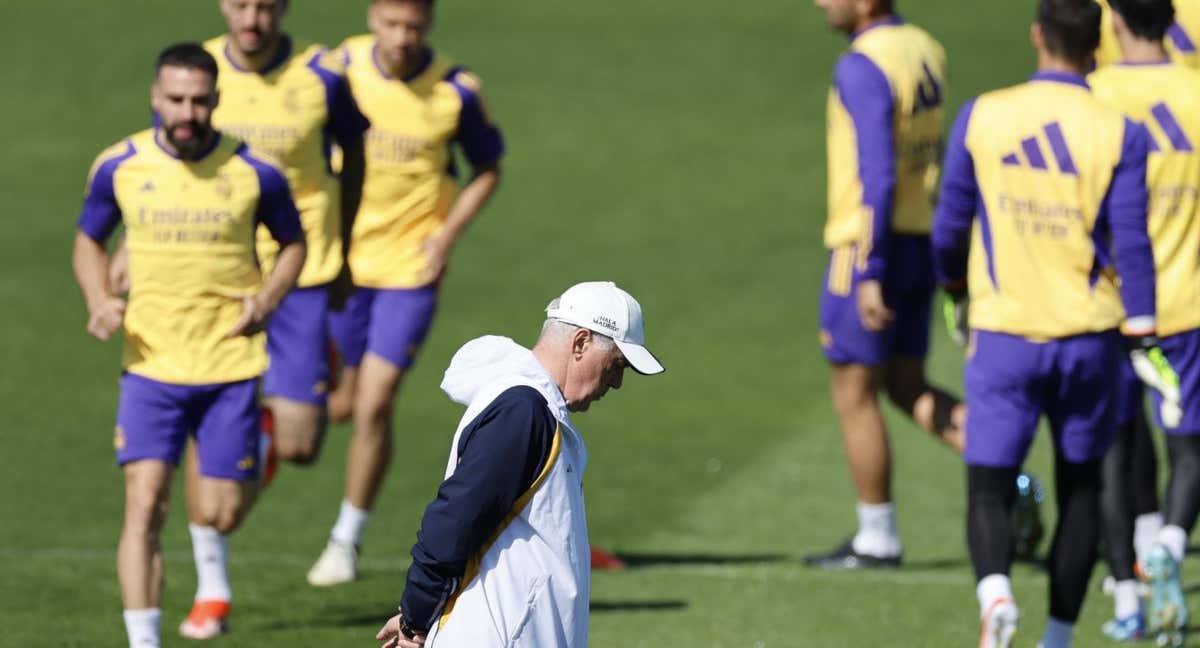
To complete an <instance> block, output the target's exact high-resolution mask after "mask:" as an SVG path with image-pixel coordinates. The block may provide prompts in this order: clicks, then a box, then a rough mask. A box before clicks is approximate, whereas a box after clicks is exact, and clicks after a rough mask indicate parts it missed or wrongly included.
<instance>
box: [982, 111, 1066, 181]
mask: <svg viewBox="0 0 1200 648" xmlns="http://www.w3.org/2000/svg"><path fill="white" fill-rule="evenodd" d="M1042 134H1043V135H1045V137H1046V141H1047V142H1049V144H1050V152H1051V153H1052V154H1053V155H1054V162H1055V164H1056V165H1057V167H1058V171H1059V173H1062V174H1064V175H1073V176H1077V175H1079V171H1078V169H1076V168H1075V160H1074V159H1072V158H1071V150H1070V149H1068V148H1067V140H1066V139H1065V138H1063V133H1062V127H1061V126H1059V124H1058V122H1056V121H1055V122H1050V123H1049V124H1046V125H1045V126H1043V127H1042ZM1021 153H1022V154H1023V156H1024V160H1022V159H1021V157H1020V156H1018V155H1017V153H1016V152H1015V151H1014V152H1012V153H1008V154H1007V155H1005V156H1004V157H1003V158H1001V159H1000V161H1001V162H1002V163H1003V164H1004V166H1017V167H1019V166H1026V165H1028V166H1029V167H1030V168H1033V169H1037V170H1039V171H1048V170H1049V165H1048V164H1047V162H1046V156H1045V154H1044V153H1043V149H1042V143H1041V141H1040V140H1039V138H1038V136H1037V135H1031V136H1029V137H1026V138H1025V139H1023V140H1021Z"/></svg>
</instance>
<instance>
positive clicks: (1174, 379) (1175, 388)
mask: <svg viewBox="0 0 1200 648" xmlns="http://www.w3.org/2000/svg"><path fill="white" fill-rule="evenodd" d="M1126 340H1127V341H1128V345H1129V361H1130V362H1131V363H1132V364H1133V371H1134V373H1136V374H1137V376H1138V378H1140V379H1141V381H1142V382H1143V383H1145V384H1146V385H1148V386H1150V387H1152V388H1154V389H1155V390H1157V391H1158V393H1159V394H1160V395H1161V396H1162V406H1161V407H1160V408H1159V416H1160V417H1161V418H1162V422H1163V425H1164V426H1166V427H1167V428H1170V429H1174V428H1177V427H1179V423H1180V421H1181V420H1182V419H1183V410H1182V409H1181V408H1180V406H1179V375H1178V374H1176V373H1175V368H1174V367H1172V366H1171V361H1170V360H1167V356H1166V354H1164V353H1163V351H1162V347H1160V346H1159V345H1158V336H1156V335H1154V334H1149V335H1137V336H1133V337H1129V338H1126Z"/></svg>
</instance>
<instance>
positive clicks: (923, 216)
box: [805, 0, 964, 568]
mask: <svg viewBox="0 0 1200 648" xmlns="http://www.w3.org/2000/svg"><path fill="white" fill-rule="evenodd" d="M816 4H817V6H818V7H820V8H821V9H822V10H824V11H825V15H826V19H827V20H828V22H829V24H830V26H832V27H833V28H834V29H835V30H837V31H840V32H842V33H844V34H846V35H847V36H849V37H850V39H851V40H850V51H849V52H847V53H846V54H845V55H843V56H842V57H841V59H839V60H838V63H837V67H836V68H835V70H834V78H833V88H832V89H831V90H830V93H829V108H828V128H827V132H828V140H829V141H828V148H829V151H828V152H829V211H828V219H827V221H826V224H825V245H826V247H828V248H829V249H830V262H829V269H828V271H827V274H826V278H825V290H824V294H823V295H822V298H821V306H820V322H821V332H820V337H821V345H822V347H823V349H824V353H825V357H826V359H827V360H828V361H829V364H830V368H831V372H832V385H831V391H832V396H833V405H834V409H835V410H837V414H838V419H839V421H840V424H841V429H842V438H843V441H844V443H845V447H846V454H847V459H848V460H849V464H850V473H851V477H852V479H853V482H854V488H855V491H856V493H857V496H858V506H857V509H858V532H857V533H856V534H855V535H854V536H853V537H852V538H851V539H849V540H847V541H846V542H845V543H843V544H842V545H841V546H839V547H838V548H836V549H834V550H833V551H831V552H829V553H826V554H816V555H811V556H808V557H806V558H805V561H806V562H807V563H808V564H810V565H816V566H822V567H829V568H862V567H894V566H897V565H899V564H900V560H901V552H902V546H901V542H900V536H899V533H898V532H897V530H896V514H895V507H894V505H893V504H892V492H891V449H890V447H889V442H888V435H887V429H886V427H885V424H884V420H883V411H882V410H881V408H880V404H879V393H880V392H881V391H882V392H885V393H886V394H887V396H888V398H889V399H890V400H891V401H892V403H893V404H894V405H895V406H896V407H898V408H899V409H900V410H902V411H903V412H904V413H905V414H907V415H908V416H910V417H912V419H913V420H914V421H915V422H916V423H917V424H918V425H919V426H921V427H922V428H923V429H925V430H927V431H929V432H931V433H932V434H934V435H935V436H936V437H937V438H939V439H940V440H942V441H943V442H945V443H946V444H947V445H949V446H950V447H952V448H954V449H956V450H961V448H962V421H963V418H964V413H963V408H962V407H961V405H960V404H959V402H958V400H957V399H956V398H955V397H954V396H951V395H950V394H948V393H946V392H944V391H942V390H940V389H938V388H936V387H934V386H932V385H930V384H929V382H928V381H927V380H926V378H925V355H926V353H927V352H928V350H929V325H930V307H931V302H932V299H933V291H934V287H935V280H934V275H933V260H932V257H931V254H930V247H929V227H930V220H931V216H932V207H931V206H930V204H931V201H930V197H931V196H932V194H933V192H934V190H935V187H934V182H935V181H936V178H937V174H938V158H939V155H940V151H941V137H942V135H941V134H942V113H943V108H942V102H943V99H944V95H945V74H946V55H945V52H944V51H943V49H942V46H941V45H940V44H938V42H937V41H936V40H934V39H933V38H932V37H930V36H929V34H927V33H926V32H925V31H923V30H921V29H920V28H918V27H916V26H914V25H910V24H908V23H905V22H904V21H903V20H901V19H900V17H899V16H897V15H896V14H895V12H894V7H893V3H892V2H891V0H857V1H856V0H817V1H816Z"/></svg>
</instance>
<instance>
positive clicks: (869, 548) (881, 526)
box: [851, 502, 902, 558]
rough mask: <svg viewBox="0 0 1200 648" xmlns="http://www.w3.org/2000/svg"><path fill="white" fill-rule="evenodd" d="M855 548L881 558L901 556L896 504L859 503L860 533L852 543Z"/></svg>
mask: <svg viewBox="0 0 1200 648" xmlns="http://www.w3.org/2000/svg"><path fill="white" fill-rule="evenodd" d="M851 546H853V547H854V550H855V551H857V552H858V553H860V554H867V555H870V556H876V557H880V558H886V557H892V556H899V555H900V553H901V550H902V547H901V545H900V534H899V533H898V532H897V531H896V506H895V505H894V504H892V503H891V502H887V503H885V504H863V503H862V502H859V503H858V533H856V534H854V540H853V541H852V543H851Z"/></svg>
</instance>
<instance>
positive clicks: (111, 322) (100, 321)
mask: <svg viewBox="0 0 1200 648" xmlns="http://www.w3.org/2000/svg"><path fill="white" fill-rule="evenodd" d="M124 320H125V300H124V299H121V298H120V297H106V298H105V299H104V300H103V301H101V302H100V303H99V304H96V306H95V307H94V308H90V309H89V311H88V323H87V332H88V333H90V334H91V335H92V337H94V338H96V339H97V340H100V341H101V342H107V341H108V339H109V338H111V337H112V336H113V334H114V333H116V332H117V329H119V328H121V323H122V322H123V321H124Z"/></svg>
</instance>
